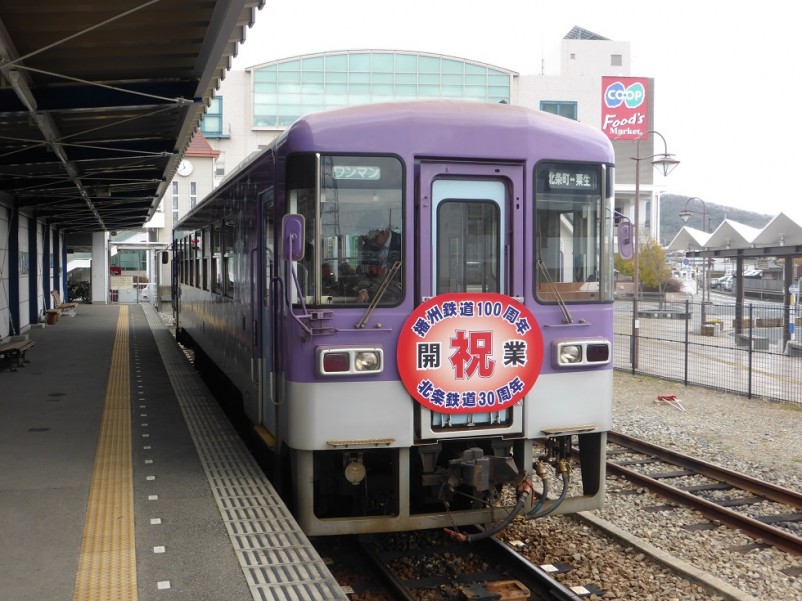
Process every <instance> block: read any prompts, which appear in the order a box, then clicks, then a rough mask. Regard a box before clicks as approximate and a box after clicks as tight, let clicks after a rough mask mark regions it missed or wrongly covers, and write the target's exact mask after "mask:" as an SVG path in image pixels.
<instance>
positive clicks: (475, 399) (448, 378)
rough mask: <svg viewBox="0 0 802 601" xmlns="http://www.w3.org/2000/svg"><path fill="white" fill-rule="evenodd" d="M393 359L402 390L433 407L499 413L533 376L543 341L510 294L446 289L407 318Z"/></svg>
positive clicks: (528, 315)
mask: <svg viewBox="0 0 802 601" xmlns="http://www.w3.org/2000/svg"><path fill="white" fill-rule="evenodd" d="M397 356H398V372H399V374H400V375H401V380H402V382H403V383H404V386H405V387H406V389H407V391H408V392H409V393H410V394H411V395H412V396H413V397H414V398H415V399H416V400H417V401H418V402H419V403H421V404H422V405H424V406H426V407H428V408H429V409H431V410H432V411H437V412H439V413H479V412H487V411H500V410H502V409H506V408H507V407H510V406H512V405H514V404H515V403H517V402H518V401H520V400H521V399H523V397H524V396H525V395H526V393H527V392H529V390H530V389H531V388H532V386H533V385H534V383H535V380H537V377H538V375H539V374H540V366H541V365H542V360H543V338H542V336H541V334H540V328H539V326H538V324H537V321H536V320H535V317H534V315H532V313H531V311H529V309H527V308H526V307H525V306H524V305H523V304H521V303H520V302H518V301H516V300H515V299H513V298H510V297H509V296H504V295H503V294H443V295H440V296H436V297H434V298H431V299H429V300H428V301H426V302H425V303H423V304H421V305H420V306H419V307H418V308H417V309H416V310H415V311H414V312H413V313H412V315H410V316H409V318H408V319H407V321H406V323H405V324H404V328H403V330H402V331H401V335H400V337H399V339H398V353H397Z"/></svg>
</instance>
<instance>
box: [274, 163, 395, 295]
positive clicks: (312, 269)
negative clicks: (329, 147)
mask: <svg viewBox="0 0 802 601" xmlns="http://www.w3.org/2000/svg"><path fill="white" fill-rule="evenodd" d="M287 173H288V180H289V181H288V189H287V194H288V203H289V210H290V212H292V213H300V214H302V215H303V216H304V217H305V219H306V234H305V237H306V243H307V244H306V249H305V251H304V259H303V260H302V261H300V262H299V263H298V265H297V266H296V270H297V274H298V278H299V284H300V288H301V291H302V294H303V296H304V302H306V303H307V304H322V305H331V304H343V305H348V304H364V303H368V302H372V301H374V300H375V299H376V298H377V297H378V299H379V300H378V304H379V305H394V304H397V303H398V302H400V300H401V298H402V297H403V294H404V282H403V278H402V276H401V274H402V271H403V270H402V269H401V266H402V264H403V261H404V248H403V243H402V240H403V237H402V232H403V229H404V222H403V210H402V208H403V194H402V182H403V168H402V165H401V161H400V160H398V159H397V158H395V157H380V156H321V155H297V156H292V157H290V158H289V159H288V167H287ZM318 200H319V202H317V201H318Z"/></svg>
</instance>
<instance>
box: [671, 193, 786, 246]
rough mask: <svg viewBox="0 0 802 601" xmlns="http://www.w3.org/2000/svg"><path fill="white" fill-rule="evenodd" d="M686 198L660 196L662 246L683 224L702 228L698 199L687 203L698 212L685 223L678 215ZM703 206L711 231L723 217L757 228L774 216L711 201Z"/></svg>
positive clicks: (763, 225)
mask: <svg viewBox="0 0 802 601" xmlns="http://www.w3.org/2000/svg"><path fill="white" fill-rule="evenodd" d="M688 198H692V197H690V196H679V195H677V194H663V195H662V196H661V197H660V244H662V245H663V246H667V245H668V244H669V243H670V242H671V241H672V240H673V239H674V236H676V235H677V233H678V232H679V231H680V230H681V229H682V228H683V226H685V225H688V226H690V227H693V228H696V229H697V230H701V229H702V206H703V205H702V203H701V202H699V201H698V200H694V201H691V203H690V204H689V205H688V210H689V211H695V213H698V214H693V215H691V217H690V219H688V222H687V223H685V222H684V221H683V220H682V217H680V216H679V214H680V211H682V210H683V209H684V208H685V203H686V202H687V200H688ZM704 208H705V209H706V210H707V222H708V230H709V231H711V232H712V231H714V230H715V229H716V228H717V227H718V226H719V225H721V222H722V221H724V219H725V218H727V219H731V220H732V221H737V222H738V223H743V224H744V225H748V226H751V227H754V228H758V229H760V228H763V227H765V226H766V224H767V223H768V222H769V221H771V220H772V218H774V215H766V214H764V213H755V212H753V211H744V210H743V209H735V208H733V207H725V206H723V205H717V204H713V203H711V202H705V204H704Z"/></svg>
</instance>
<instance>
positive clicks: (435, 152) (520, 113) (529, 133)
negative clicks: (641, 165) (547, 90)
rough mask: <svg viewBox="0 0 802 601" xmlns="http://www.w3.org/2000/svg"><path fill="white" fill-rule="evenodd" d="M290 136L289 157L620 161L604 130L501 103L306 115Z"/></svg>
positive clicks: (421, 104) (404, 105)
mask: <svg viewBox="0 0 802 601" xmlns="http://www.w3.org/2000/svg"><path fill="white" fill-rule="evenodd" d="M344 132H347V136H346V135H344ZM285 133H286V142H287V144H288V146H289V148H288V149H287V151H288V152H292V151H294V150H300V149H305V150H309V149H310V148H315V149H316V150H319V151H324V152H358V151H364V152H377V151H381V150H382V149H383V150H384V151H385V152H391V149H393V148H395V149H405V148H408V149H409V153H410V154H414V155H416V156H427V155H428V156H432V157H455V158H456V157H463V158H473V157H476V158H485V157H487V156H493V157H504V158H508V159H511V160H525V159H527V158H529V157H532V156H538V157H543V156H544V154H548V155H549V157H550V158H553V159H555V160H560V159H572V160H577V159H578V157H582V159H584V160H588V161H597V162H606V163H613V162H614V161H615V154H614V152H613V148H612V143H611V142H610V140H609V139H608V138H607V137H606V136H605V135H604V133H603V132H602V131H601V130H600V129H599V128H594V127H590V126H588V125H585V124H583V123H580V122H577V121H573V120H571V119H566V118H565V117H560V116H557V115H553V114H551V113H546V112H543V111H539V110H534V109H530V108H527V107H523V106H515V105H509V104H501V103H499V104H490V103H481V102H467V101H456V100H455V101H450V100H420V101H412V102H395V103H377V104H368V105H360V106H351V107H345V108H340V109H332V110H329V111H322V112H319V113H313V114H309V115H306V116H304V117H301V118H300V119H298V120H297V121H296V122H295V123H294V124H293V125H292V126H291V127H290V128H289V129H288V130H287V132H285ZM545 148H547V149H548V152H546V151H544V149H545ZM396 152H400V153H401V154H403V150H396Z"/></svg>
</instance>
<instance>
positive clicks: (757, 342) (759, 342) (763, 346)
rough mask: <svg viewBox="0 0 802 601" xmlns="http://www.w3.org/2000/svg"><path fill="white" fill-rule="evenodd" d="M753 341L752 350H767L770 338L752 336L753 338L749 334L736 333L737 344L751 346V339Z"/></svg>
mask: <svg viewBox="0 0 802 601" xmlns="http://www.w3.org/2000/svg"><path fill="white" fill-rule="evenodd" d="M750 340H751V341H752V350H755V351H757V350H761V351H765V350H768V348H769V339H768V338H767V337H765V336H752V337H751V339H750V337H749V334H736V338H735V344H736V346H749V341H750Z"/></svg>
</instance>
